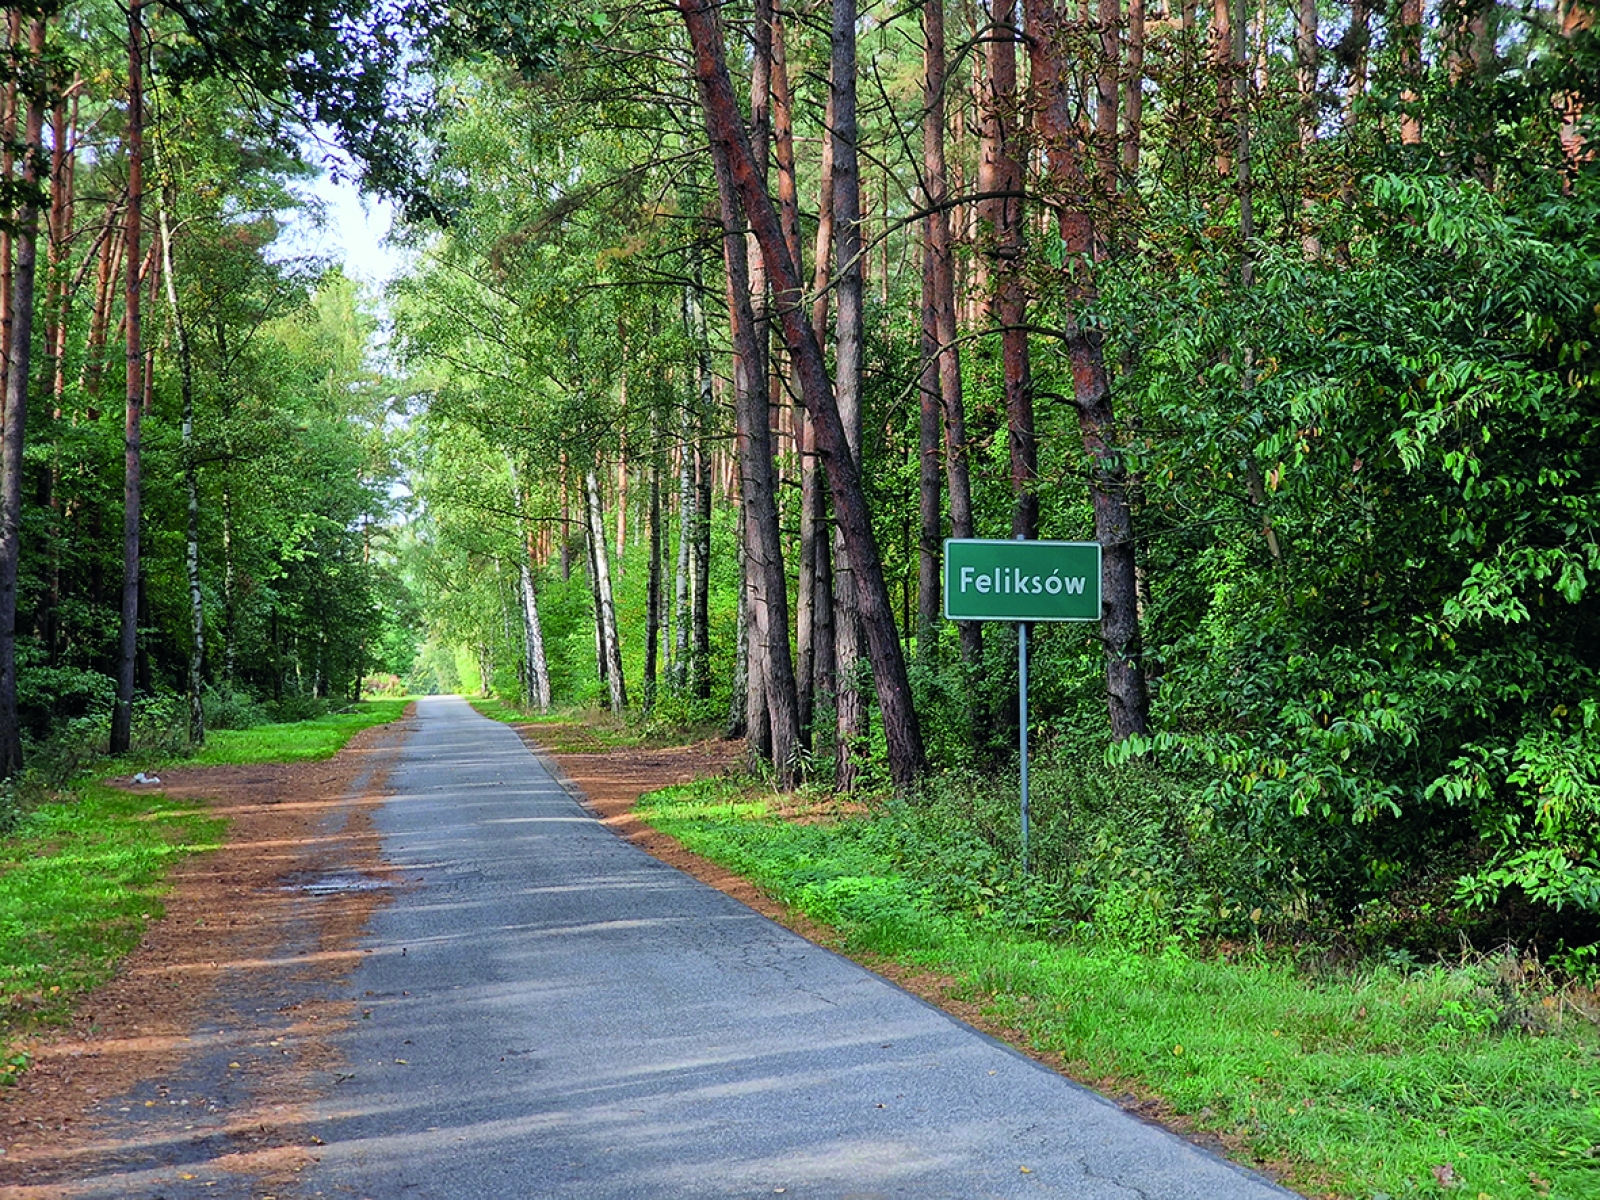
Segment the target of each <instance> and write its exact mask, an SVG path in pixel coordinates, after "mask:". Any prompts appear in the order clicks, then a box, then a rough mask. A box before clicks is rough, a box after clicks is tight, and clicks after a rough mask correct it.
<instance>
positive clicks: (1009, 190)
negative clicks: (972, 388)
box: [978, 0, 1039, 538]
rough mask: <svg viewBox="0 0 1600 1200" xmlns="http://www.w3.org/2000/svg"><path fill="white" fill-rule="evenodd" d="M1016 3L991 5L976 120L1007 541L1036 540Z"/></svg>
mask: <svg viewBox="0 0 1600 1200" xmlns="http://www.w3.org/2000/svg"><path fill="white" fill-rule="evenodd" d="M1016 24H1017V17H1016V0H993V13H992V21H991V24H990V28H989V41H988V61H989V90H988V95H987V96H986V97H985V104H984V114H983V160H982V166H981V168H980V171H979V176H978V188H979V190H980V191H983V192H985V193H987V194H988V195H990V196H991V197H992V198H991V199H987V200H984V201H983V202H982V204H981V207H980V210H979V211H980V215H981V217H982V219H983V220H984V222H985V223H986V224H987V225H988V226H989V233H990V237H989V239H988V244H987V247H986V249H987V257H988V258H989V260H990V263H989V266H990V278H991V280H992V282H993V285H994V291H993V293H992V295H991V297H990V303H989V316H990V319H991V320H992V321H993V322H994V323H995V325H996V326H997V327H998V329H999V331H1000V358H1001V368H1002V373H1003V376H1004V386H1005V398H1006V439H1007V442H1008V443H1009V446H1010V456H1011V496H1012V511H1011V535H1012V536H1013V537H1022V538H1036V537H1038V536H1039V497H1038V495H1037V493H1036V490H1035V489H1036V485H1037V479H1038V474H1039V446H1038V438H1037V436H1036V434H1035V432H1034V421H1033V371H1032V367H1031V364H1030V362H1029V358H1028V330H1027V320H1028V314H1027V291H1026V288H1025V287H1024V284H1023V280H1022V162H1021V159H1020V157H1019V149H1018V141H1019V130H1018V128H1017V112H1018V109H1019V105H1018V101H1017V49H1016V40H1017V29H1016Z"/></svg>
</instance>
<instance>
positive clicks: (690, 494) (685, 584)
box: [669, 284, 698, 692]
mask: <svg viewBox="0 0 1600 1200" xmlns="http://www.w3.org/2000/svg"><path fill="white" fill-rule="evenodd" d="M692 291H693V285H692V284H691V285H686V286H685V288H684V292H683V320H684V330H685V332H686V333H687V334H688V335H689V336H690V337H691V338H692V337H693V336H694V321H693V319H692V307H693V302H692V300H691V294H692ZM696 387H697V389H698V384H697V385H696ZM692 395H694V396H695V397H696V398H697V391H696V393H692ZM694 411H695V405H694V402H693V400H691V399H689V398H686V399H685V402H684V405H683V409H682V428H681V430H680V433H679V438H680V454H679V460H678V570H677V578H676V579H675V581H674V584H675V591H676V594H675V597H674V599H675V600H676V604H675V606H674V613H673V631H672V632H673V658H672V669H671V671H670V672H669V675H670V678H671V680H672V686H673V688H674V689H675V690H677V691H679V692H686V691H687V690H688V685H689V627H690V625H691V624H692V622H693V618H692V617H691V615H690V613H691V609H690V602H691V598H692V595H693V590H692V589H693V578H692V577H693V573H694V571H693V563H694V560H693V558H692V557H691V555H690V546H691V543H692V542H693V541H694V530H695V518H694V480H695V472H694V446H695V441H696V440H697V439H696V428H695V424H696V423H695V419H694Z"/></svg>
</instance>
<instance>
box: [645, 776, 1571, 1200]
mask: <svg viewBox="0 0 1600 1200" xmlns="http://www.w3.org/2000/svg"><path fill="white" fill-rule="evenodd" d="M640 812H641V815H642V816H643V817H644V818H645V819H646V820H647V821H648V822H649V823H650V824H651V825H653V826H654V827H655V828H657V829H659V830H661V831H662V832H663V833H666V834H668V835H670V836H672V837H674V838H676V839H677V840H679V841H680V842H682V843H683V844H684V845H685V846H687V847H688V848H689V849H691V850H693V851H695V852H696V853H698V854H701V855H704V856H705V857H707V858H710V859H713V860H714V861H716V862H718V863H720V864H722V865H723V866H726V867H729V868H730V869H732V870H735V871H737V872H739V873H740V874H742V875H745V876H746V877H748V878H751V879H753V880H754V881H756V882H757V883H758V884H760V885H761V886H762V887H764V888H766V889H767V890H768V891H769V892H771V893H772V894H773V895H775V896H777V897H778V898H779V899H781V900H783V901H784V902H786V903H788V904H790V905H792V906H793V907H795V908H797V909H798V910H800V911H801V912H803V913H805V914H806V915H807V916H809V917H812V918H813V919H816V920H818V921H822V922H824V923H827V924H829V925H831V926H833V927H834V928H836V929H838V930H839V931H840V933H841V936H842V938H843V942H844V946H845V948H846V949H847V950H849V951H850V952H852V953H856V954H862V955H873V956H886V957H888V958H890V959H893V960H894V961H897V962H900V963H902V964H904V965H906V966H909V967H913V968H918V969H922V970H927V971H932V972H936V973H939V974H941V975H948V976H951V977H954V978H955V979H956V980H957V984H956V987H957V989H958V994H960V995H961V996H962V997H963V998H966V999H971V1000H976V1001H978V1002H979V1003H981V1004H982V1005H983V1006H984V1007H985V1009H986V1011H988V1012H989V1013H991V1014H992V1015H993V1016H994V1017H996V1018H997V1019H998V1020H1000V1021H1002V1022H1004V1023H1005V1024H1007V1025H1008V1026H1010V1027H1012V1028H1015V1029H1017V1030H1019V1031H1021V1033H1022V1034H1023V1035H1024V1036H1025V1037H1026V1039H1027V1041H1028V1043H1029V1045H1030V1046H1031V1047H1032V1048H1033V1049H1034V1050H1035V1051H1037V1052H1039V1053H1041V1054H1046V1055H1051V1056H1058V1057H1059V1060H1060V1061H1061V1062H1063V1063H1064V1064H1065V1066H1066V1067H1067V1069H1068V1070H1069V1071H1070V1072H1071V1073H1072V1074H1073V1075H1075V1076H1077V1077H1078V1078H1081V1079H1085V1080H1089V1081H1092V1082H1094V1083H1096V1084H1097V1086H1099V1087H1101V1088H1102V1089H1103V1090H1110V1091H1113V1092H1116V1091H1134V1092H1136V1093H1138V1094H1141V1095H1154V1096H1156V1097H1159V1098H1160V1099H1161V1100H1162V1101H1163V1102H1164V1103H1165V1105H1166V1106H1168V1108H1169V1110H1170V1111H1171V1112H1172V1113H1175V1114H1177V1115H1178V1116H1179V1117H1181V1118H1182V1119H1183V1120H1184V1122H1185V1123H1186V1124H1187V1125H1188V1126H1189V1127H1191V1128H1194V1129H1197V1130H1206V1131H1210V1132H1214V1133H1216V1134H1218V1135H1220V1136H1221V1137H1222V1139H1223V1141H1224V1142H1225V1144H1227V1145H1228V1146H1230V1147H1231V1148H1232V1149H1233V1150H1234V1151H1235V1153H1236V1154H1237V1155H1238V1156H1239V1157H1241V1158H1243V1159H1244V1160H1246V1161H1249V1160H1252V1159H1253V1160H1254V1161H1256V1162H1258V1163H1267V1164H1272V1165H1273V1166H1274V1167H1275V1168H1277V1169H1278V1170H1280V1171H1282V1172H1283V1173H1284V1175H1285V1181H1286V1182H1287V1183H1289V1184H1290V1185H1291V1186H1295V1187H1297V1188H1300V1189H1302V1190H1304V1191H1306V1192H1307V1193H1308V1194H1314V1195H1328V1196H1338V1197H1359V1198H1360V1200H1388V1198H1390V1197H1394V1198H1398V1197H1401V1196H1411V1195H1422V1196H1427V1195H1441V1196H1442V1195H1450V1196H1455V1197H1467V1198H1468V1200H1473V1198H1476V1200H1524V1198H1526V1200H1537V1198H1546V1197H1548V1198H1551V1200H1594V1198H1595V1197H1597V1196H1600V1037H1597V1034H1596V1029H1595V1026H1594V1024H1593V1022H1592V1020H1590V1019H1589V1018H1588V1017H1587V1016H1585V1015H1584V1014H1582V1013H1580V1012H1574V1011H1570V1010H1569V1007H1568V1005H1567V1003H1566V1002H1565V1001H1564V1000H1563V999H1562V997H1561V996H1560V995H1559V994H1556V993H1552V992H1549V991H1548V990H1545V991H1542V992H1541V990H1540V989H1538V988H1537V987H1531V986H1530V976H1529V964H1525V963H1521V962H1519V961H1518V960H1516V958H1515V957H1514V956H1513V957H1510V958H1506V957H1503V956H1502V957H1494V956H1489V957H1483V958H1478V959H1475V960H1473V961H1470V962H1468V961H1464V962H1462V963H1459V964H1455V965H1453V966H1444V965H1440V966H1434V967H1427V968H1416V967H1412V966H1404V965H1401V966H1396V965H1388V964H1374V965H1368V966H1366V967H1363V968H1357V969H1347V970H1341V971H1339V972H1327V973H1323V974H1320V975H1314V976H1313V975H1308V974H1307V973H1305V972H1304V971H1302V970H1299V969H1297V968H1295V967H1294V966H1292V965H1291V964H1287V963H1284V962H1281V961H1277V960H1275V959H1274V958H1273V956H1272V955H1271V954H1270V953H1269V952H1267V951H1266V950H1264V949H1262V948H1260V947H1255V948H1249V949H1247V950H1244V951H1241V952H1237V953H1233V954H1223V953H1215V954H1202V953H1200V952H1198V951H1196V950H1194V949H1193V948H1186V947H1183V946H1181V945H1179V944H1178V943H1176V942H1171V941H1169V942H1167V943H1166V944H1164V945H1155V946H1151V947H1150V948H1148V949H1143V950H1130V949H1128V948H1127V944H1126V942H1118V941H1115V940H1113V939H1111V938H1096V937H1093V936H1083V937H1079V938H1073V939H1068V940H1065V941H1054V940H1042V939H1039V938H1036V937H1030V936H1027V935H1026V934H1022V933H1018V932H1016V931H1014V930H1008V929H1006V928H1005V927H1003V925H1002V924H1001V923H1000V922H999V921H997V920H996V919H994V918H993V917H992V916H990V917H986V916H984V915H983V914H982V913H981V912H980V911H978V910H979V909H981V907H982V906H981V904H979V905H977V906H975V907H967V908H960V907H952V906H950V905H949V904H948V903H945V902H942V901H941V900H940V899H939V897H940V896H941V895H942V894H946V892H947V889H941V888H940V887H939V886H938V883H937V881H936V880H935V879H934V878H933V877H932V872H933V870H934V866H935V864H933V863H931V862H928V861H926V860H924V861H921V862H915V861H912V860H910V859H909V858H907V857H906V856H904V855H902V854H900V853H897V850H899V849H902V847H897V845H896V843H895V839H894V834H893V830H892V826H893V824H894V823H893V822H892V821H890V820H888V819H886V817H885V815H884V814H883V813H877V814H872V815H868V816H865V817H858V818H851V819H845V820H839V821H832V822H824V823H814V824H795V823H792V822H788V821H783V820H780V819H778V818H776V817H775V816H774V815H772V813H773V810H772V809H771V808H769V806H768V804H767V802H766V801H765V800H764V799H763V798H762V797H760V796H759V795H753V794H751V793H750V792H749V791H748V790H743V789H741V788H740V787H739V786H737V785H735V784H730V783H728V782H725V781H702V782H701V783H698V784H692V785H687V786H685V787H680V788H672V789H668V790H666V791H662V792H657V793H654V794H653V795H651V796H647V797H645V798H644V799H643V800H642V801H641V804H640Z"/></svg>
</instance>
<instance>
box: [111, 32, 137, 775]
mask: <svg viewBox="0 0 1600 1200" xmlns="http://www.w3.org/2000/svg"><path fill="white" fill-rule="evenodd" d="M143 18H144V12H143V3H142V0H132V2H131V3H130V4H129V6H128V127H127V135H126V136H127V147H128V215H127V225H126V233H125V235H124V237H125V240H126V242H127V250H126V266H127V272H128V274H127V286H126V289H125V292H124V304H125V311H126V316H125V318H124V325H125V326H126V335H127V385H128V387H127V407H126V414H125V420H124V430H123V485H122V503H123V515H122V631H121V637H120V639H119V642H118V653H117V697H116V705H115V707H114V708H113V709H112V714H111V753H112V754H124V753H126V752H127V750H128V747H129V743H130V741H131V738H132V733H133V684H134V678H133V676H134V666H135V659H136V657H137V652H138V641H139V502H140V496H141V490H140V478H139V472H140V466H141V459H140V425H141V422H142V419H143V416H144V346H143V343H142V342H141V341H140V326H139V303H140V300H141V298H142V293H143V290H144V289H143V288H142V287H141V286H140V285H141V284H142V283H143V280H142V279H141V278H140V277H139V271H140V268H141V266H142V265H143V261H144V256H143V255H142V254H141V253H140V249H139V235H140V233H141V232H142V231H141V224H142V221H143V199H144V197H143V193H144V78H143V56H144V45H143V39H144V32H143V25H144V20H143Z"/></svg>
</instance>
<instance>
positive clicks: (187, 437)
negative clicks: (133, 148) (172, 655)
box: [156, 152, 206, 746]
mask: <svg viewBox="0 0 1600 1200" xmlns="http://www.w3.org/2000/svg"><path fill="white" fill-rule="evenodd" d="M160 165H161V159H160V155H159V152H158V154H157V157H156V166H157V169H158V171H159V169H160ZM166 182H167V181H165V180H163V181H162V186H161V188H160V190H159V191H158V192H157V193H156V195H157V203H158V206H159V207H158V208H157V210H156V216H157V219H158V221H159V222H160V236H161V273H162V277H163V279H164V280H165V281H166V291H167V307H168V308H170V309H171V310H172V328H173V333H174V334H175V336H176V338H177V342H178V386H179V390H180V392H181V395H182V401H183V417H182V425H181V437H182V442H181V446H182V451H183V490H184V499H185V501H186V517H187V519H186V521H185V525H184V556H183V564H184V573H185V575H186V577H187V579H188V583H189V681H188V692H189V697H188V699H189V742H190V744H191V745H195V746H200V745H204V744H205V740H206V714H205V705H204V704H202V703H201V698H200V678H201V671H202V669H203V667H204V665H205V655H206V622H205V600H204V597H203V596H202V594H201V591H200V471H199V467H198V465H197V464H196V462H195V446H194V355H193V353H192V352H191V347H190V345H189V326H188V324H187V323H186V322H185V321H184V317H183V307H182V305H180V304H179V303H178V283H177V279H176V277H175V274H174V271H173V258H172V221H171V218H170V216H169V215H168V212H167V208H168V202H167V188H166Z"/></svg>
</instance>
